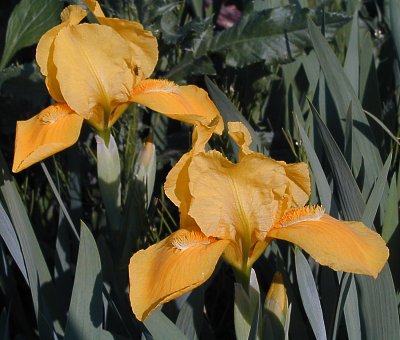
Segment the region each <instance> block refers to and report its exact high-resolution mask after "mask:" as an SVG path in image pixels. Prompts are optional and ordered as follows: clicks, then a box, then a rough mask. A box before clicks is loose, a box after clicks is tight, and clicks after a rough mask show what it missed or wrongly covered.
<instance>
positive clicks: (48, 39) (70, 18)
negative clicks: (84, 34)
mask: <svg viewBox="0 0 400 340" xmlns="http://www.w3.org/2000/svg"><path fill="white" fill-rule="evenodd" d="M60 16H61V20H62V23H61V24H59V25H57V26H55V27H53V28H52V29H50V30H49V31H47V32H46V33H45V34H43V36H42V37H41V38H40V40H39V42H38V45H37V48H36V61H37V63H38V65H39V67H40V72H41V73H42V74H43V75H44V76H47V75H48V70H47V67H48V66H47V64H48V60H49V55H50V54H51V49H52V45H53V43H54V39H55V38H56V36H57V34H58V33H59V32H60V31H61V30H62V29H63V28H65V27H67V26H70V25H77V24H79V23H80V22H81V21H82V19H83V18H85V17H86V11H85V10H84V9H83V8H82V7H81V6H78V5H71V6H68V7H66V8H64V10H63V11H62V12H61V15H60Z"/></svg>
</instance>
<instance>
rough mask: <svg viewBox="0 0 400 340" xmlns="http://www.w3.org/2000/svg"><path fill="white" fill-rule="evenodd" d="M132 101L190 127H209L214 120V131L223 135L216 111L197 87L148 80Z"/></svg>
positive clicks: (141, 84) (138, 89) (206, 95)
mask: <svg viewBox="0 0 400 340" xmlns="http://www.w3.org/2000/svg"><path fill="white" fill-rule="evenodd" d="M131 101H132V102H135V103H139V104H142V105H144V106H147V107H149V108H150V109H152V110H154V111H158V112H160V113H162V114H165V115H166V116H168V117H170V118H173V119H177V120H180V121H182V122H185V123H189V124H194V125H196V124H202V125H205V126H210V125H212V123H213V122H214V121H215V120H217V122H218V125H217V127H216V129H215V132H216V133H218V134H221V133H222V130H223V122H222V118H221V115H220V113H219V111H218V109H217V108H216V107H215V105H214V103H213V102H212V101H211V99H210V98H209V97H208V94H207V92H206V91H204V90H203V89H200V88H198V87H197V86H194V85H187V86H178V85H176V84H175V83H173V82H170V81H167V80H156V79H147V80H143V81H142V82H140V83H139V85H137V86H136V87H135V88H134V89H133V92H132V96H131Z"/></svg>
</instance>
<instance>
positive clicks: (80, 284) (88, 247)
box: [64, 222, 103, 340]
mask: <svg viewBox="0 0 400 340" xmlns="http://www.w3.org/2000/svg"><path fill="white" fill-rule="evenodd" d="M102 287H103V279H102V274H101V262H100V255H99V251H98V249H97V245H96V241H95V240H94V238H93V235H92V233H91V232H90V230H89V229H88V227H87V226H86V225H85V224H84V223H83V222H81V234H80V243H79V252H78V263H77V265H76V272H75V280H74V287H73V289H72V296H71V302H70V306H69V311H68V319H67V325H66V327H65V337H64V339H66V340H69V339H71V340H72V339H74V340H79V339H82V340H85V339H98V338H100V337H101V330H102V323H103V300H102Z"/></svg>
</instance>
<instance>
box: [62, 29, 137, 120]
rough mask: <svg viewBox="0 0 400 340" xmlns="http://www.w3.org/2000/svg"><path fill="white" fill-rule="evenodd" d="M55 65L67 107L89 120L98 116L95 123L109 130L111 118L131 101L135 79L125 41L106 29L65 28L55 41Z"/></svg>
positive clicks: (111, 30) (133, 66)
mask: <svg viewBox="0 0 400 340" xmlns="http://www.w3.org/2000/svg"><path fill="white" fill-rule="evenodd" d="M105 42H106V43H105ZM54 63H55V65H56V67H57V79H58V82H59V84H60V88H61V92H62V94H63V96H64V99H65V101H66V103H67V104H68V106H70V107H71V108H72V109H73V110H74V111H75V112H77V113H79V114H80V115H82V116H83V117H84V118H86V119H90V118H91V117H92V115H96V116H97V117H96V118H93V119H94V121H96V122H97V121H104V127H108V123H109V121H108V120H109V116H110V115H111V113H112V112H113V110H114V109H115V108H116V107H117V106H119V105H121V104H123V103H126V102H127V101H128V99H129V96H130V93H131V89H132V84H133V83H134V80H135V73H134V68H135V65H134V64H132V60H131V53H130V48H129V47H128V46H127V44H126V42H125V40H124V39H122V38H121V36H120V35H119V34H118V33H116V32H115V31H114V30H113V29H112V28H110V27H107V26H102V25H97V24H80V25H78V26H70V27H66V28H64V29H62V30H61V31H60V32H59V33H58V35H57V37H56V39H55V41H54ZM77 65H79V67H77Z"/></svg>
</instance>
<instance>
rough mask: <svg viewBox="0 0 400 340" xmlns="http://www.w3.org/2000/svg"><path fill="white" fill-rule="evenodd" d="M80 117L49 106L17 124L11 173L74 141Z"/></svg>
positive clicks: (63, 106)
mask: <svg viewBox="0 0 400 340" xmlns="http://www.w3.org/2000/svg"><path fill="white" fill-rule="evenodd" d="M82 123H83V118H82V117H80V116H79V115H77V114H76V113H75V112H73V111H72V110H71V109H70V108H69V107H68V106H67V105H65V104H56V105H51V106H49V107H47V108H46V109H44V110H43V111H41V112H40V113H39V114H37V115H36V116H34V117H32V118H31V119H28V120H25V121H18V122H17V132H16V136H15V153H14V163H13V168H12V171H13V172H19V171H21V170H23V169H25V168H27V167H29V166H31V165H32V164H34V163H37V162H40V161H41V160H43V159H45V158H46V157H49V156H51V155H54V154H55V153H57V152H59V151H61V150H64V149H66V148H67V147H69V146H71V145H73V144H75V143H76V141H77V140H78V137H79V134H80V131H81V127H82Z"/></svg>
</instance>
